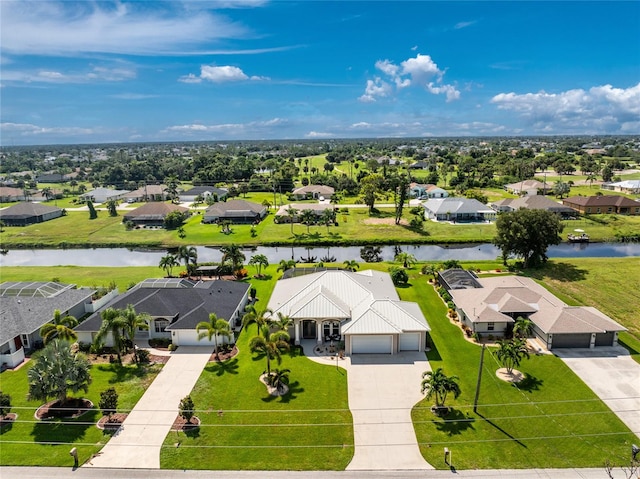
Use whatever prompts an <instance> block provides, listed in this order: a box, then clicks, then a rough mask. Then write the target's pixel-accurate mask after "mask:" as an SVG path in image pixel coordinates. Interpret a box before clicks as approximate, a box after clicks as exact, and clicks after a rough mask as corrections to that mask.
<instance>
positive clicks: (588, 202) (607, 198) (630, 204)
mask: <svg viewBox="0 0 640 479" xmlns="http://www.w3.org/2000/svg"><path fill="white" fill-rule="evenodd" d="M562 204H563V205H565V206H568V207H570V208H572V209H574V210H575V211H577V212H579V213H582V214H587V215H589V214H602V213H610V214H614V213H615V214H620V215H634V216H635V215H640V202H638V201H634V200H632V199H629V198H627V197H626V196H620V195H597V196H572V197H570V198H565V199H563V200H562Z"/></svg>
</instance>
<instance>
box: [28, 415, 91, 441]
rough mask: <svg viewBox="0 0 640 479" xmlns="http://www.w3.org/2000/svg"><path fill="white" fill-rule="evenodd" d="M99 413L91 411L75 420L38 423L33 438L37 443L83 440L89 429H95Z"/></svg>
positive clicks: (32, 434)
mask: <svg viewBox="0 0 640 479" xmlns="http://www.w3.org/2000/svg"><path fill="white" fill-rule="evenodd" d="M97 421H98V411H97V410H95V409H91V410H90V411H88V412H86V413H85V414H83V415H81V416H79V417H77V418H75V419H68V418H67V419H54V420H46V421H38V422H37V423H36V424H34V426H33V430H32V431H31V436H33V440H34V441H35V442H42V443H62V444H64V443H71V442H75V441H77V440H79V439H82V438H83V437H84V436H85V434H86V432H87V429H89V428H90V427H95V423H96V422H97Z"/></svg>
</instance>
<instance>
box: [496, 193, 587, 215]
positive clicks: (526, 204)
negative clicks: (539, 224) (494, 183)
mask: <svg viewBox="0 0 640 479" xmlns="http://www.w3.org/2000/svg"><path fill="white" fill-rule="evenodd" d="M491 207H492V208H493V209H494V210H496V211H497V212H499V213H504V212H510V211H516V210H519V209H522V208H524V209H527V210H545V211H551V212H552V213H556V214H558V215H560V216H562V217H570V216H573V215H575V213H576V212H575V211H574V210H573V209H572V208H569V207H568V206H564V205H562V204H561V203H558V202H557V201H553V200H551V199H549V198H547V197H546V196H542V195H533V196H521V197H520V198H505V199H503V200H498V201H494V202H493V203H491Z"/></svg>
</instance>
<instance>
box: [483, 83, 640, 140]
mask: <svg viewBox="0 0 640 479" xmlns="http://www.w3.org/2000/svg"><path fill="white" fill-rule="evenodd" d="M491 103H493V104H495V105H497V107H498V109H500V110H508V111H513V112H515V113H517V114H518V115H519V116H520V117H521V118H522V119H523V120H524V122H525V123H527V124H528V125H529V126H532V127H533V128H534V129H535V130H536V131H545V132H549V133H550V132H558V133H565V132H573V131H583V132H601V133H615V132H622V131H625V132H628V131H631V130H632V128H633V126H632V125H634V124H636V123H637V121H638V118H639V117H640V83H638V84H637V85H635V86H632V87H629V88H614V87H613V86H611V85H602V86H595V87H592V88H590V89H589V90H583V89H574V90H567V91H564V92H560V93H547V92H545V91H540V92H538V93H524V94H516V93H514V92H510V93H500V94H498V95H495V96H494V97H493V98H492V99H491Z"/></svg>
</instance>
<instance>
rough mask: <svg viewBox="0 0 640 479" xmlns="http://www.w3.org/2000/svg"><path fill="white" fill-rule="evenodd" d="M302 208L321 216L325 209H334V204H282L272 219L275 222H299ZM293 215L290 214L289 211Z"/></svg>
mask: <svg viewBox="0 0 640 479" xmlns="http://www.w3.org/2000/svg"><path fill="white" fill-rule="evenodd" d="M304 210H311V211H312V212H313V213H314V214H315V215H316V217H317V218H319V217H320V216H322V215H323V214H324V212H325V211H326V210H331V211H335V210H336V207H335V205H331V204H320V203H298V204H296V203H292V204H290V205H282V206H281V207H280V208H279V209H278V211H277V212H276V214H275V218H274V219H273V221H274V222H275V223H291V222H292V221H293V222H294V223H299V222H300V218H301V216H302V212H303V211H304ZM290 211H291V212H292V213H293V215H290V214H289V212H290Z"/></svg>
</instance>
